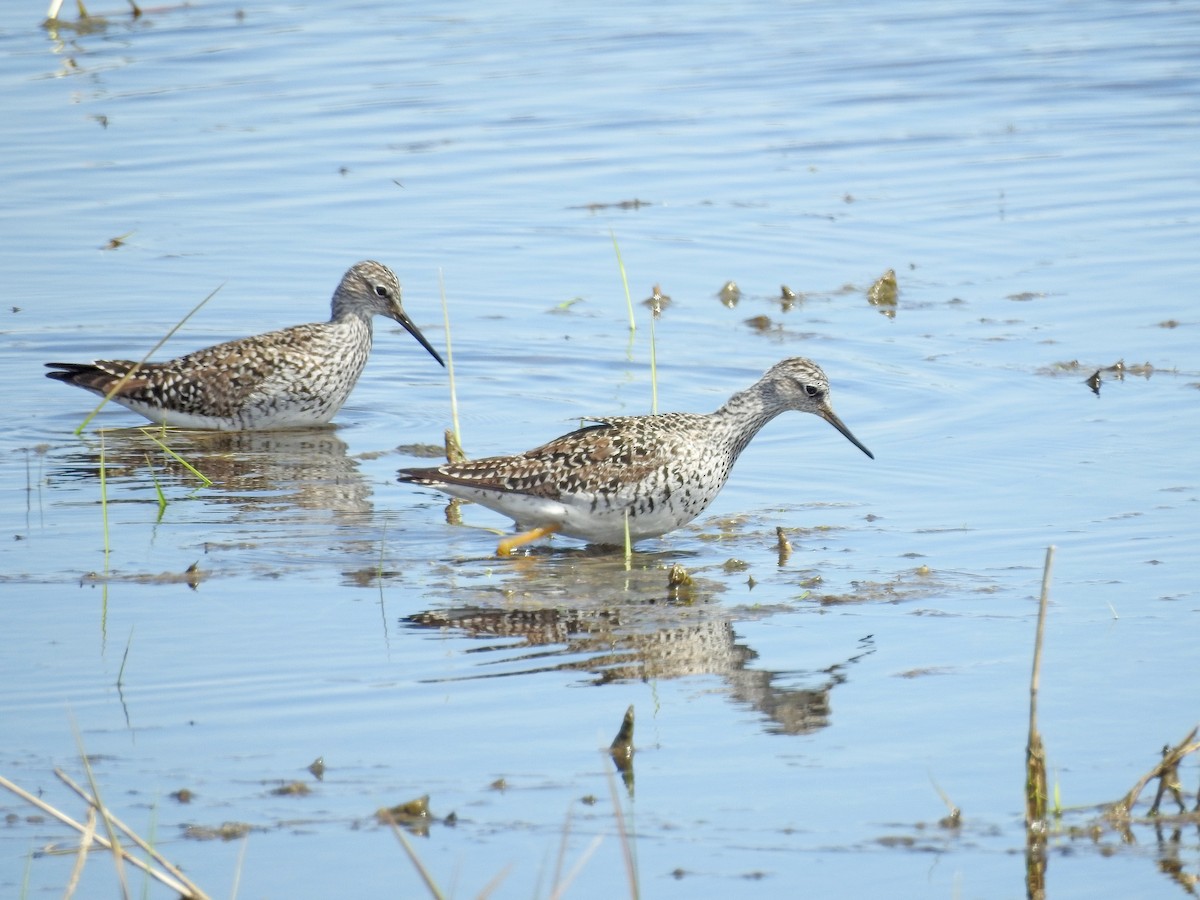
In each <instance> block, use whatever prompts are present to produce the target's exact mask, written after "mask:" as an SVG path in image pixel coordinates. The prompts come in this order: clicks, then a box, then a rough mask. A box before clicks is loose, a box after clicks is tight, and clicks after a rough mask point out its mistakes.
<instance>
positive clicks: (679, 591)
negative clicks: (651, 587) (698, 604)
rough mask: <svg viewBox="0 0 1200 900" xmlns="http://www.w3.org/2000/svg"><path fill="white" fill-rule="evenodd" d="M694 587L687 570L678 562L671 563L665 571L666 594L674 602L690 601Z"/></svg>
mask: <svg viewBox="0 0 1200 900" xmlns="http://www.w3.org/2000/svg"><path fill="white" fill-rule="evenodd" d="M694 587H695V584H694V583H693V582H692V576H691V574H689V572H688V570H687V569H685V568H684V567H683V566H682V565H681V564H680V563H674V564H672V566H671V568H670V570H668V572H667V596H668V597H669V598H670V599H671V600H673V601H675V602H682V603H691V602H692V589H693V588H694Z"/></svg>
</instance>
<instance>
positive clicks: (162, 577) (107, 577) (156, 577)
mask: <svg viewBox="0 0 1200 900" xmlns="http://www.w3.org/2000/svg"><path fill="white" fill-rule="evenodd" d="M206 577H207V575H206V573H204V572H202V571H200V563H199V561H197V562H194V563H192V564H191V565H190V566H188V567H187V568H186V569H184V570H183V571H182V572H159V573H158V574H150V573H138V574H135V575H122V574H121V573H119V572H105V573H103V574H101V573H99V572H88V573H87V574H86V575H84V576H83V578H82V579H80V584H81V585H82V584H105V583H112V582H128V583H131V584H186V585H187V586H188V587H190V588H191V589H192V590H195V589H196V587H197V585H199V584H200V582H201V581H203V580H204V579H205V578H206Z"/></svg>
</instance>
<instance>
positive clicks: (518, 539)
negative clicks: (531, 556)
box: [496, 525, 558, 556]
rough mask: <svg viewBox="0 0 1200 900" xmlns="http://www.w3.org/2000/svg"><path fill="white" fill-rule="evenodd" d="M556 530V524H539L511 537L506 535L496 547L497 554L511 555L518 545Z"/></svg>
mask: <svg viewBox="0 0 1200 900" xmlns="http://www.w3.org/2000/svg"><path fill="white" fill-rule="evenodd" d="M556 531H558V526H557V525H539V526H538V527H537V528H534V529H532V530H530V531H523V532H521V533H520V534H514V535H513V536H512V537H506V538H505V539H504V540H502V541H501V542H500V546H498V547H497V548H496V555H497V556H511V555H512V552H513V551H514V550H516V549H517V548H518V547H523V546H524V545H525V544H528V543H530V542H532V541H536V540H537V539H538V538H542V537H545V536H546V535H548V534H554V532H556Z"/></svg>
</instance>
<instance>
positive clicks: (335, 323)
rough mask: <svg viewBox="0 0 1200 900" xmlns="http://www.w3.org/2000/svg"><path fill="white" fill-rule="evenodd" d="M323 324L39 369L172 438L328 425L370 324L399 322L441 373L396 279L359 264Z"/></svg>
mask: <svg viewBox="0 0 1200 900" xmlns="http://www.w3.org/2000/svg"><path fill="white" fill-rule="evenodd" d="M331 306H332V315H331V316H330V319H329V321H328V322H314V323H311V324H308V325H294V326H292V327H291V328H284V329H282V330H280V331H269V332H267V333H266V334H258V335H254V336H253V337H247V338H241V339H240V340H236V341H228V342H227V343H223V344H216V345H214V346H212V347H206V348H205V349H203V350H197V351H195V352H194V353H189V354H187V355H186V356H181V357H179V358H178V359H172V360H169V361H167V362H148V363H142V364H141V365H139V364H137V363H135V362H132V361H130V360H125V359H116V360H97V361H96V362H93V363H46V366H47V367H48V368H50V369H53V370H54V371H52V372H47V373H46V377H47V378H54V379H56V380H58V381H64V382H66V383H67V384H73V385H76V386H77V387H81V388H84V389H85V390H88V391H91V392H92V393H94V394H98V395H100V396H101V397H108V398H109V399H111V400H112V401H113V402H114V403H119V404H120V405H121V406H124V407H126V408H127V409H131V410H133V411H134V412H136V413H139V414H140V415H143V416H145V417H146V418H147V419H150V420H151V421H153V422H157V423H160V424H163V425H172V426H175V427H178V428H198V429H212V430H217V431H265V430H271V429H282V428H309V427H312V426H315V425H324V424H325V423H327V422H328V421H329V420H330V419H332V418H333V417H334V416H335V415H336V414H337V411H338V410H339V409H341V408H342V405H343V404H344V403H345V402H346V398H347V397H349V396H350V392H351V391H352V390H353V389H354V385H355V384H356V383H357V381H358V377H359V375H361V374H362V371H363V368H364V367H365V366H366V364H367V357H368V356H369V355H370V353H371V343H372V327H371V320H372V318H373V317H374V316H386V317H387V318H389V319H393V320H395V321H396V322H399V323H400V325H402V326H403V327H404V329H405V330H406V331H407V332H408V333H409V334H411V335H412V336H413V337H414V338H416V339H417V341H418V342H419V343H420V344H421V346H422V347H424V348H425V349H426V350H427V351H429V354H430V355H431V356H432V357H433V358H434V359H436V360H437V361H438V362H439V363H441V364H442V365H443V366H444V365H445V363H443V362H442V358H441V356H439V355H438V352H437V351H436V350H434V349H433V346H432V345H431V344H430V343H429V341H427V340H426V339H425V336H424V335H423V334H421V332H420V330H419V329H418V328H417V326H416V325H415V324H413V321H412V319H410V318H409V317H408V314H407V313H406V312H405V311H404V307H403V306H402V305H401V303H400V282H399V280H398V279H397V278H396V275H395V273H394V272H392V270H391V269H389V268H388V267H387V266H385V265H383V264H382V263H377V262H374V261H371V260H366V261H364V262H360V263H356V264H355V265H354V266H352V267H351V268H350V269H349V270H348V271H347V272H346V274H345V275H343V276H342V280H341V283H340V284H338V286H337V290H335V291H334V292H333V300H332V303H331Z"/></svg>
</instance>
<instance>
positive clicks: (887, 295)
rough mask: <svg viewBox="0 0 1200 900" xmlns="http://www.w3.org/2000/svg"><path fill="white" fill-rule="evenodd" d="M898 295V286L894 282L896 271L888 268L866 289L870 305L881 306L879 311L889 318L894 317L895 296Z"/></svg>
mask: <svg viewBox="0 0 1200 900" xmlns="http://www.w3.org/2000/svg"><path fill="white" fill-rule="evenodd" d="M899 295H900V286H899V285H898V284H897V283H896V271H895V270H894V269H888V270H887V271H886V272H884V273H883V274H882V275H880V276H879V278H878V279H877V280H876V281H875V283H874V284H873V285H871V287H870V288H868V289H867V301H868V302H869V303H870V304H871V305H872V306H880V307H883V308H882V309H880V310H879V311H880V312H881V313H883V314H884V315H885V316H887V317H888V318H889V319H894V318H895V317H896V298H897V297H899Z"/></svg>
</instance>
